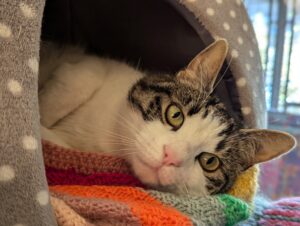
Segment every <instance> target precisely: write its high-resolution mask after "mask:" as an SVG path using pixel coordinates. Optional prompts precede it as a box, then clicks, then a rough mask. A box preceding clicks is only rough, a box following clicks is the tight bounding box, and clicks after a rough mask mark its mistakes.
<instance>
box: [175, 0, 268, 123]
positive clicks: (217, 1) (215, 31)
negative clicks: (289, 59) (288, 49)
mask: <svg viewBox="0 0 300 226" xmlns="http://www.w3.org/2000/svg"><path fill="white" fill-rule="evenodd" d="M180 2H181V3H182V4H183V5H184V6H185V7H186V8H187V10H188V11H191V12H192V13H193V14H195V17H196V19H198V20H199V21H200V23H201V24H204V26H205V28H206V29H207V30H208V32H209V35H211V36H212V37H213V38H214V39H217V38H225V39H227V40H228V42H229V54H228V56H227V62H230V70H231V71H232V74H233V76H234V77H235V80H236V87H237V90H238V96H239V99H240V103H241V105H242V109H241V111H242V114H243V118H244V120H245V123H246V125H247V126H249V127H265V126H266V124H265V123H266V120H265V93H264V82H263V76H262V69H261V61H260V56H259V51H258V46H257V41H256V37H255V34H254V30H253V28H252V25H251V23H250V21H249V18H248V16H247V12H246V10H245V7H244V5H243V2H242V0H231V1H224V0H211V1H202V0H194V1H189V0H181V1H180ZM208 44H209V43H208Z"/></svg>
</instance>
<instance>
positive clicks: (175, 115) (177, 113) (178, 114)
mask: <svg viewBox="0 0 300 226" xmlns="http://www.w3.org/2000/svg"><path fill="white" fill-rule="evenodd" d="M180 114H181V113H180V112H179V111H178V112H176V113H175V114H174V115H173V116H172V118H178V117H179V116H180Z"/></svg>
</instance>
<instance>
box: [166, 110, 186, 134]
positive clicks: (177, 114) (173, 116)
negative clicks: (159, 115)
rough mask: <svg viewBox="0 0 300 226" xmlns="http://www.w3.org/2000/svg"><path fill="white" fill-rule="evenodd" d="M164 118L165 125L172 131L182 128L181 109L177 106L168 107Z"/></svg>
mask: <svg viewBox="0 0 300 226" xmlns="http://www.w3.org/2000/svg"><path fill="white" fill-rule="evenodd" d="M165 116H166V121H167V123H168V124H169V125H170V126H172V127H173V128H174V129H179V128H180V127H181V126H182V124H183V121H184V116H183V113H182V111H181V109H180V108H179V107H178V106H177V105H175V104H171V105H169V106H168V107H167V109H166V113H165Z"/></svg>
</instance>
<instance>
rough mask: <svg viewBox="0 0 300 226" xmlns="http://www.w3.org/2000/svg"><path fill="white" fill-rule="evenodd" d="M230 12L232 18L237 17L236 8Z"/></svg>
mask: <svg viewBox="0 0 300 226" xmlns="http://www.w3.org/2000/svg"><path fill="white" fill-rule="evenodd" d="M229 14H230V16H231V17H232V18H235V17H236V13H235V11H234V10H230V12H229Z"/></svg>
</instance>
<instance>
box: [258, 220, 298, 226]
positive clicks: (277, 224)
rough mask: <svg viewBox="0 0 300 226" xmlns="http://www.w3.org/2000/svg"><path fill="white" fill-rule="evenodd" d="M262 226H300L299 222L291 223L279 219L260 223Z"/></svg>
mask: <svg viewBox="0 0 300 226" xmlns="http://www.w3.org/2000/svg"><path fill="white" fill-rule="evenodd" d="M258 225H261V226H300V223H299V222H291V221H285V220H277V219H263V220H260V221H259V222H258Z"/></svg>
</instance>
